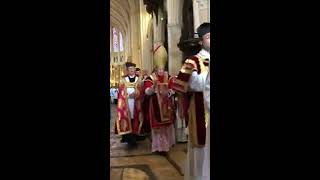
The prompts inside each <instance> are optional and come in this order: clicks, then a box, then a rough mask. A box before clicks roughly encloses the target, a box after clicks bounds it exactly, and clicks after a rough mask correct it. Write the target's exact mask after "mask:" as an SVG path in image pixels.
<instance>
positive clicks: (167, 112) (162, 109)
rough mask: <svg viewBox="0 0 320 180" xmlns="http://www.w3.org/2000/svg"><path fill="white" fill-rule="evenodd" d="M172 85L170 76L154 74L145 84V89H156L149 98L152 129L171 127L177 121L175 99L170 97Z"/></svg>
mask: <svg viewBox="0 0 320 180" xmlns="http://www.w3.org/2000/svg"><path fill="white" fill-rule="evenodd" d="M172 85H173V84H172V81H171V78H169V76H168V75H164V76H158V75H156V74H152V75H151V76H149V77H148V78H147V79H146V80H145V82H144V89H147V88H149V87H151V86H154V87H155V93H154V94H153V95H151V96H149V97H148V106H149V107H148V120H149V121H150V126H151V128H152V129H157V128H160V127H165V126H169V125H171V124H172V123H173V121H174V119H175V110H174V98H173V97H170V98H169V97H168V92H169V89H171V88H172Z"/></svg>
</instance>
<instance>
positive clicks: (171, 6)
mask: <svg viewBox="0 0 320 180" xmlns="http://www.w3.org/2000/svg"><path fill="white" fill-rule="evenodd" d="M182 6H183V0H174V1H167V10H168V25H167V28H168V58H169V59H168V63H169V64H168V66H169V74H171V75H177V74H178V72H179V70H180V68H181V61H182V52H181V51H180V49H179V48H178V46H177V44H178V43H179V40H180V37H181V27H182V16H181V14H182Z"/></svg>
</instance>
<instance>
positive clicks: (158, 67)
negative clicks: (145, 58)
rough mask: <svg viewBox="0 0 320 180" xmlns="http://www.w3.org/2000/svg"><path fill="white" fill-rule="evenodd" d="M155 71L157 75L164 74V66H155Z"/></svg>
mask: <svg viewBox="0 0 320 180" xmlns="http://www.w3.org/2000/svg"><path fill="white" fill-rule="evenodd" d="M156 72H157V74H158V75H159V76H163V75H164V66H163V65H158V66H156Z"/></svg>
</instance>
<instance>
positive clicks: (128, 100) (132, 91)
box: [115, 62, 143, 145]
mask: <svg viewBox="0 0 320 180" xmlns="http://www.w3.org/2000/svg"><path fill="white" fill-rule="evenodd" d="M135 66H136V65H135V64H134V63H131V62H128V63H126V67H127V71H128V74H127V75H126V76H125V77H124V78H122V79H121V80H120V83H119V94H118V105H117V119H116V124H115V133H116V134H117V135H121V136H122V140H121V142H127V143H128V144H129V145H136V140H137V137H138V135H139V134H140V132H141V127H142V124H143V118H142V111H141V92H142V87H141V82H140V79H139V77H137V76H136V74H135V70H136V68H135Z"/></svg>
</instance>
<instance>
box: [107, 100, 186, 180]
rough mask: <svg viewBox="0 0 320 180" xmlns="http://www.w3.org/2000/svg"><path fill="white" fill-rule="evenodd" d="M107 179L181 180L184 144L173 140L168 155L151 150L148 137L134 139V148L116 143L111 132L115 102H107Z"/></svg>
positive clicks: (184, 156)
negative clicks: (108, 104) (108, 137)
mask: <svg viewBox="0 0 320 180" xmlns="http://www.w3.org/2000/svg"><path fill="white" fill-rule="evenodd" d="M111 113H112V114H111V120H110V128H111V129H110V179H111V180H183V172H184V168H183V167H184V163H185V159H186V144H177V145H175V146H174V147H173V148H172V149H171V150H170V152H169V154H168V156H160V155H157V154H154V153H151V142H150V139H145V140H144V141H140V142H138V146H137V147H136V148H134V149H128V147H127V144H125V143H120V137H117V136H116V135H115V134H114V132H113V128H114V120H115V115H116V113H115V105H111Z"/></svg>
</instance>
